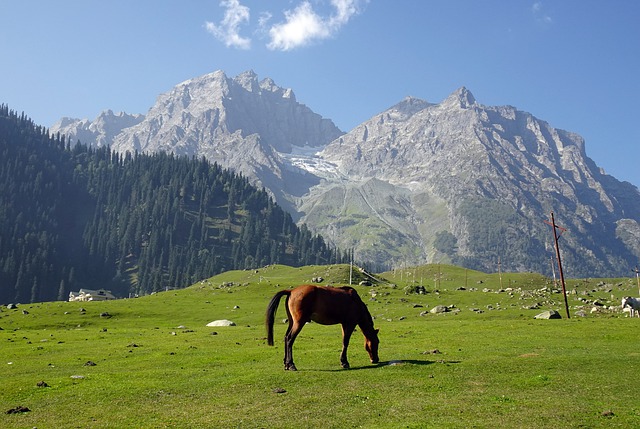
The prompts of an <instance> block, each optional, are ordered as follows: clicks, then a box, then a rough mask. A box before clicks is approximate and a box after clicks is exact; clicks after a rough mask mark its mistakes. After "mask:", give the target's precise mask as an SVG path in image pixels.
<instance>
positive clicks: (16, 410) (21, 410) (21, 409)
mask: <svg viewBox="0 0 640 429" xmlns="http://www.w3.org/2000/svg"><path fill="white" fill-rule="evenodd" d="M29 411H31V410H30V409H29V408H27V407H23V406H22V405H18V406H17V407H15V408H12V409H10V410H8V411H6V412H5V414H18V413H28V412H29Z"/></svg>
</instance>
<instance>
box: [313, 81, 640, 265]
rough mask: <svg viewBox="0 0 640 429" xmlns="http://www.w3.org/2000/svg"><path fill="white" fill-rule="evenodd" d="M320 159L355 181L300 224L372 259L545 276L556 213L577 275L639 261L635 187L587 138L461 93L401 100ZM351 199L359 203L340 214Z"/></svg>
mask: <svg viewBox="0 0 640 429" xmlns="http://www.w3.org/2000/svg"><path fill="white" fill-rule="evenodd" d="M319 156H320V157H321V158H322V159H323V160H325V161H326V162H329V163H331V164H333V165H334V166H335V171H334V172H333V176H334V177H342V178H348V179H349V180H348V181H347V182H344V181H340V180H334V179H332V178H331V177H327V178H326V179H325V180H324V181H323V183H322V184H320V185H317V186H316V187H314V188H312V189H311V192H310V193H309V195H308V196H306V197H305V200H304V202H303V203H302V205H301V210H302V212H303V213H304V215H303V217H302V221H307V222H308V223H310V224H311V225H314V226H316V227H317V228H318V229H319V231H320V232H321V233H323V234H327V235H328V236H329V237H332V238H333V239H335V240H336V241H338V242H340V244H342V245H343V246H355V247H356V249H357V250H358V251H360V252H363V254H364V255H365V257H366V259H367V260H374V261H377V262H379V263H381V264H382V263H384V261H388V260H393V261H394V264H395V265H397V264H400V263H402V262H405V261H406V262H410V263H415V262H418V261H420V260H422V261H430V262H437V261H439V260H445V261H453V262H456V263H462V264H465V265H467V266H472V267H476V268H481V269H485V270H495V269H497V264H498V261H500V263H501V264H502V268H503V269H505V268H506V269H513V270H536V271H542V272H549V271H550V260H549V258H550V255H552V254H553V253H552V244H551V243H552V241H551V237H552V231H551V228H550V227H548V226H547V225H546V224H544V223H543V220H545V219H548V218H549V216H550V213H551V212H552V211H554V212H555V213H556V220H557V222H558V223H559V224H561V225H562V226H563V227H565V228H567V229H568V232H567V233H565V234H564V235H563V239H562V240H563V241H562V250H563V253H564V254H565V256H564V257H565V259H566V266H567V272H568V274H569V275H594V274H595V273H605V272H606V273H607V274H611V273H614V272H616V273H620V274H622V273H626V272H627V271H628V269H629V266H633V265H630V264H634V263H635V262H634V261H635V260H637V258H638V257H640V245H639V244H638V241H637V240H635V242H634V238H632V237H637V233H638V226H639V223H638V222H639V221H640V198H638V197H640V194H639V193H638V189H637V188H635V187H634V186H632V185H630V184H628V183H621V182H619V181H617V180H615V179H614V178H613V177H611V176H608V175H606V174H604V173H603V172H602V171H601V170H600V169H599V168H598V167H597V166H596V165H595V163H594V162H593V161H592V160H591V159H589V158H588V157H587V155H586V153H585V145H584V141H583V140H582V138H581V137H580V136H578V135H576V134H573V133H570V132H566V131H563V130H558V129H554V128H553V127H551V126H550V125H549V124H548V123H546V122H544V121H541V120H538V119H537V118H535V117H533V116H532V115H531V114H528V113H526V112H521V111H518V110H517V109H515V108H513V107H510V106H505V107H490V106H483V105H481V104H479V103H477V102H476V100H475V99H474V97H473V95H472V94H471V93H470V92H469V91H468V90H466V89H465V88H461V89H459V90H458V91H456V92H454V93H453V94H451V96H449V97H448V98H447V99H446V100H444V101H443V102H442V103H439V104H429V103H426V102H423V101H420V100H416V99H411V98H409V99H405V100H404V101H402V102H401V103H399V104H397V105H396V106H393V107H392V108H390V109H389V110H387V111H385V112H383V113H381V114H379V115H376V116H375V117H373V118H371V119H370V120H369V121H367V122H365V123H363V124H361V125H359V126H358V127H356V128H355V129H354V130H352V131H351V132H349V133H348V134H346V135H344V136H342V137H340V138H338V139H337V140H335V141H334V142H332V143H331V144H329V145H328V146H327V147H326V148H325V149H324V150H323V151H322V152H321V153H320V154H319ZM352 193H356V194H357V195H359V196H360V197H361V201H360V202H358V198H356V197H354V196H351V197H349V198H345V199H344V200H343V201H344V203H343V204H342V205H340V203H339V202H338V200H339V199H340V198H339V196H341V195H349V194H352ZM374 196H375V197H374ZM328 213H330V215H329V214H328ZM359 217H362V220H361V221H358V220H357V219H358V218H359ZM334 219H340V221H338V222H337V225H340V227H336V222H334ZM364 224H368V227H366V228H363V225H364ZM362 236H364V237H366V240H365V242H364V243H363V240H362ZM444 237H449V239H450V241H449V242H451V240H453V241H454V242H455V246H454V247H451V246H449V247H447V246H444V245H443V242H447V241H446V240H443V238H444ZM400 243H401V244H400Z"/></svg>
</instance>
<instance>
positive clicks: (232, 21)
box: [205, 0, 369, 51]
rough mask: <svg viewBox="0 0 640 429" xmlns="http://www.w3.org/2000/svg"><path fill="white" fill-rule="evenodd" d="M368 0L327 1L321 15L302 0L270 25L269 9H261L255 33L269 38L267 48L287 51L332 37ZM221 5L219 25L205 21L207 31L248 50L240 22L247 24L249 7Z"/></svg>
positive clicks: (232, 2)
mask: <svg viewBox="0 0 640 429" xmlns="http://www.w3.org/2000/svg"><path fill="white" fill-rule="evenodd" d="M325 1H326V0H325ZM368 1H369V0H330V4H331V9H332V11H331V13H330V14H328V15H322V14H320V13H318V12H317V11H316V10H314V8H313V6H312V4H311V2H310V1H309V0H303V1H302V2H299V4H298V5H297V6H296V7H295V8H293V9H289V10H285V11H284V12H283V15H284V21H283V22H279V23H277V24H273V25H271V24H270V21H271V19H272V17H273V14H272V13H271V12H262V13H261V14H260V17H259V19H258V30H257V31H256V32H255V34H260V35H262V36H265V37H266V38H267V39H268V42H267V48H268V49H270V50H279V51H290V50H292V49H295V48H299V47H302V46H306V45H308V44H310V43H313V42H317V41H321V40H325V39H328V38H330V37H333V36H334V35H335V34H337V33H338V32H339V31H340V29H341V28H342V27H343V26H344V25H346V24H347V23H348V22H349V20H350V19H351V18H352V17H353V16H354V15H356V14H358V13H359V12H360V9H361V8H360V5H361V4H362V3H367V2H368ZM220 6H221V7H223V8H225V9H226V10H225V14H224V18H223V19H222V21H221V22H220V23H219V24H214V23H212V22H206V23H205V28H206V29H207V31H209V32H210V33H211V34H213V35H214V36H215V37H216V38H217V39H219V40H220V41H222V42H223V43H224V44H225V45H226V46H227V47H234V48H241V49H249V48H250V47H251V38H248V37H242V36H241V35H240V27H241V25H243V24H249V20H250V11H249V8H248V7H247V6H243V5H242V4H240V0H223V1H221V2H220Z"/></svg>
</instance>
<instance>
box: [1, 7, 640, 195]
mask: <svg viewBox="0 0 640 429" xmlns="http://www.w3.org/2000/svg"><path fill="white" fill-rule="evenodd" d="M639 22H640V2H637V1H635V0H617V1H595V0H555V1H552V0H543V1H535V0H502V1H498V0H483V1H475V0H465V1H463V0H394V1H392V0H368V1H366V0H307V1H300V0H272V1H265V0H223V1H220V0H213V1H211V0H207V1H205V0H189V1H178V0H111V1H97V0H95V1H94V0H90V1H89V0H20V1H9V0H5V1H0V52H1V53H2V58H3V60H2V63H1V65H0V103H6V104H8V105H9V106H10V107H11V108H12V109H14V110H17V111H20V112H22V111H24V112H25V113H26V114H27V115H29V116H30V117H32V118H33V119H34V121H36V122H37V123H39V124H42V125H45V126H51V125H52V124H53V123H54V122H55V121H56V120H57V119H59V118H60V117H62V116H70V117H78V118H89V119H93V118H95V117H96V116H97V115H98V114H99V113H100V112H101V111H102V110H105V109H112V110H114V111H125V112H128V113H146V112H147V110H148V109H149V108H150V107H151V106H152V105H153V103H154V102H155V99H156V97H157V96H158V95H159V94H160V93H163V92H166V91H168V90H169V89H171V88H172V87H173V86H174V85H176V84H178V83H179V82H182V81H184V80H186V79H189V78H192V77H196V76H200V75H203V74H205V73H209V72H212V71H215V70H224V71H225V72H226V74H227V75H228V76H230V77H232V76H235V75H237V74H238V73H241V72H243V71H245V70H249V69H252V70H254V71H255V72H256V73H257V74H258V76H259V77H260V78H264V77H271V78H272V79H274V80H275V82H276V83H277V84H278V85H280V86H282V87H287V88H292V89H293V90H294V93H295V94H296V97H297V99H298V101H300V102H302V103H304V104H306V105H307V106H309V107H310V108H311V109H312V110H314V111H315V112H317V113H319V114H321V115H322V116H324V117H328V118H331V119H332V120H333V121H334V122H335V123H336V124H337V125H338V126H339V127H340V128H341V129H343V130H345V131H349V130H350V129H351V128H353V127H354V126H356V125H357V124H359V123H361V122H363V121H365V120H367V119H368V118H370V117H371V116H373V115H375V114H376V113H379V112H381V111H383V110H385V109H386V108H388V107H390V106H392V105H393V104H395V103H397V102H398V101H400V100H401V99H402V98H404V97H405V96H408V95H411V96H414V97H419V98H422V99H425V100H427V101H430V102H440V101H441V100H443V99H444V98H446V97H447V95H449V94H450V93H452V92H453V91H455V90H456V89H457V88H459V87H461V86H466V87H467V88H468V89H469V90H470V91H471V92H472V93H473V94H474V96H475V98H476V100H477V101H478V102H479V103H482V104H485V105H507V104H508V105H512V106H515V107H517V108H518V109H520V110H524V111H528V112H530V113H532V114H533V115H535V116H536V117H538V118H540V119H543V120H546V121H547V122H549V123H550V124H551V125H552V126H554V127H556V128H561V129H565V130H569V131H573V132H576V133H578V134H580V135H582V136H583V137H584V138H585V140H586V148H587V155H589V157H591V158H592V159H593V160H594V161H595V162H596V164H598V165H599V166H600V167H603V168H604V169H605V170H606V171H607V173H609V174H611V175H613V176H615V177H616V178H618V179H620V180H626V181H629V182H631V183H633V184H634V185H636V186H638V185H640V156H639V155H640V150H639V148H638V147H639V144H640V127H638V124H637V123H638V122H639V121H640V107H639V106H640V103H639V101H640V82H639V79H640V25H638V23H639Z"/></svg>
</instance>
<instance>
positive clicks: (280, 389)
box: [273, 387, 287, 393]
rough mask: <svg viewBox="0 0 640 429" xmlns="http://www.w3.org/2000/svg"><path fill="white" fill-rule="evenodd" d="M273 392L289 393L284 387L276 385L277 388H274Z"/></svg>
mask: <svg viewBox="0 0 640 429" xmlns="http://www.w3.org/2000/svg"><path fill="white" fill-rule="evenodd" d="M273 393H287V391H286V390H284V389H283V388H282V387H276V388H275V389H273Z"/></svg>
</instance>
